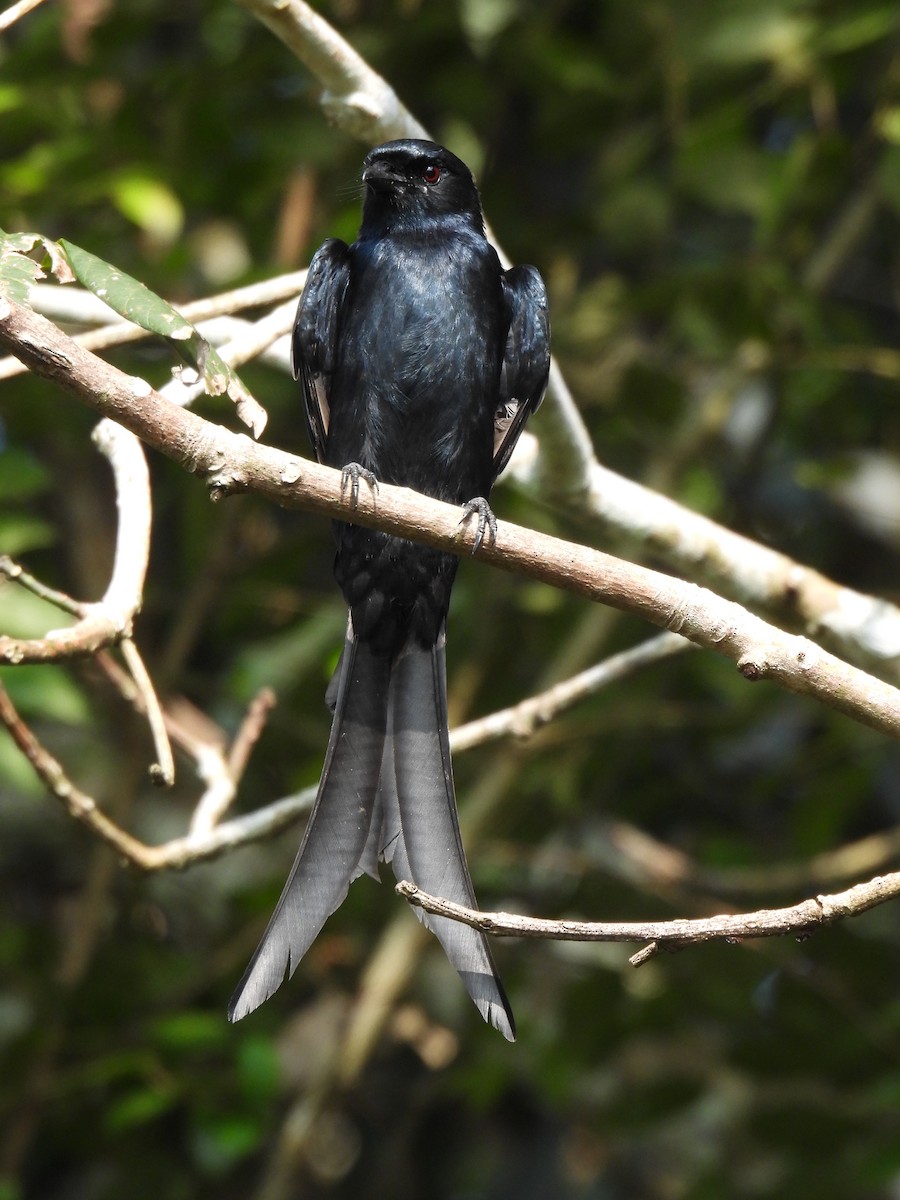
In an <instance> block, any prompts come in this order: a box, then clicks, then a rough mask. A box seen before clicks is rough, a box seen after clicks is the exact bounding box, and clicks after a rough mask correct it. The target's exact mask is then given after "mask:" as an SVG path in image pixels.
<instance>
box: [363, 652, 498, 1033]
mask: <svg viewBox="0 0 900 1200" xmlns="http://www.w3.org/2000/svg"><path fill="white" fill-rule="evenodd" d="M376 811H377V812H378V813H379V815H380V820H381V830H380V838H379V841H380V846H379V847H378V849H379V851H380V853H381V855H382V856H383V857H384V859H385V860H386V861H388V862H390V863H391V865H392V867H393V871H394V876H395V877H396V878H397V879H409V880H411V881H412V882H413V883H415V884H417V885H418V886H419V887H421V888H422V889H423V890H424V891H426V892H430V893H431V894H432V895H436V896H443V897H445V899H447V900H452V901H454V902H455V903H457V904H463V905H465V906H466V907H467V908H477V907H478V902H477V900H476V899H475V892H474V889H473V888H472V880H471V878H470V876H469V868H468V866H467V865H466V856H465V851H464V850H463V844H462V838H461V836H460V832H459V819H458V817H457V812H456V794H455V791H454V788H453V770H452V767H451V764H450V743H449V740H448V735H447V680H446V667H445V658H444V635H443V633H441V635H440V637H439V638H438V641H437V644H436V645H434V646H432V647H425V646H420V645H419V644H418V643H417V642H416V641H415V640H411V641H410V642H409V643H408V644H407V645H406V646H405V647H404V648H403V650H402V651H401V652H400V654H399V655H398V656H397V658H396V660H395V662H394V666H393V670H392V673H391V687H390V699H389V704H388V730H387V737H386V739H385V754H384V762H383V764H382V769H381V782H380V788H379V803H378V806H377V809H376ZM370 852H371V846H370ZM415 911H416V915H417V916H418V917H419V919H420V920H421V921H422V922H423V923H424V924H425V925H426V927H427V928H428V929H430V930H431V932H432V933H434V934H435V935H436V936H437V938H438V939H439V941H440V943H441V945H442V946H443V948H444V952H445V954H446V955H447V957H448V959H449V960H450V962H451V964H452V965H453V966H454V967H455V968H456V970H457V971H458V972H459V976H460V978H461V979H462V982H463V984H464V985H465V988H466V990H467V991H468V993H469V995H470V996H471V997H472V999H473V1001H474V1002H475V1005H476V1007H477V1008H478V1010H479V1012H480V1013H481V1015H482V1016H483V1017H484V1019H485V1021H487V1022H488V1023H489V1024H491V1025H493V1026H494V1028H495V1029H499V1031H500V1032H501V1033H502V1034H503V1036H504V1037H505V1038H507V1039H508V1040H509V1041H511V1042H512V1041H515V1037H516V1031H515V1020H514V1018H513V1014H512V1009H511V1008H510V1005H509V1001H508V1000H507V998H506V992H505V991H504V990H503V984H502V983H501V982H500V977H499V975H498V974H497V968H496V966H495V965H494V958H493V955H492V954H491V950H490V945H489V942H488V938H487V937H486V936H485V935H484V934H483V933H480V932H478V931H477V930H475V929H472V928H471V927H470V926H468V925H463V924H462V923H461V922H459V921H451V920H450V919H449V918H447V917H437V916H433V915H432V914H430V913H426V912H423V911H422V910H421V909H419V908H417V909H416V910H415Z"/></svg>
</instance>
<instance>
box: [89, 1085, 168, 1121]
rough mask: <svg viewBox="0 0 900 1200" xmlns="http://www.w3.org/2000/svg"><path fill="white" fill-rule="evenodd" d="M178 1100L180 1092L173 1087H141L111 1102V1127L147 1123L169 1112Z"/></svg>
mask: <svg viewBox="0 0 900 1200" xmlns="http://www.w3.org/2000/svg"><path fill="white" fill-rule="evenodd" d="M177 1100H178V1092H177V1090H176V1089H175V1088H174V1087H172V1086H169V1087H155V1088H141V1089H140V1090H139V1091H134V1092H130V1093H129V1094H128V1095H127V1096H125V1097H123V1098H122V1099H121V1100H118V1101H115V1102H113V1103H111V1104H110V1106H109V1108H108V1110H107V1113H106V1124H107V1127H108V1128H109V1129H113V1130H122V1129H130V1128H132V1127H133V1126H135V1125H146V1123H147V1122H148V1121H152V1120H153V1119H154V1117H158V1116H159V1115H160V1113H164V1112H167V1111H168V1110H169V1109H170V1108H171V1107H172V1106H173V1105H174V1104H175V1103H176V1102H177Z"/></svg>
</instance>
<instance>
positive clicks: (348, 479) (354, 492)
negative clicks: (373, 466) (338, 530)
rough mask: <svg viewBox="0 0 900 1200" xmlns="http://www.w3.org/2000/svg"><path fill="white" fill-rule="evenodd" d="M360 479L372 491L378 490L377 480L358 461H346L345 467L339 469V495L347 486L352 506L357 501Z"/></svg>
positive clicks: (354, 505)
mask: <svg viewBox="0 0 900 1200" xmlns="http://www.w3.org/2000/svg"><path fill="white" fill-rule="evenodd" d="M361 479H364V480H365V481H366V483H367V484H368V485H369V487H370V488H371V489H372V491H373V492H377V491H378V480H377V479H376V478H375V476H374V475H373V474H372V472H371V471H367V470H366V468H365V467H361V466H360V465H359V463H358V462H352V463H347V465H346V467H343V468H342V469H341V495H342V496H343V494H344V492H346V490H347V488H348V487H349V488H350V499H351V501H352V503H353V507H354V508H355V507H356V505H357V504H358V503H359V481H360V480H361Z"/></svg>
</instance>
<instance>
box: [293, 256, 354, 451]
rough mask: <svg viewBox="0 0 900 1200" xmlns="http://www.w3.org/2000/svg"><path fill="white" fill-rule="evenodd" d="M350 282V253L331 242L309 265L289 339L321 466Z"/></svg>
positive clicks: (305, 410)
mask: <svg viewBox="0 0 900 1200" xmlns="http://www.w3.org/2000/svg"><path fill="white" fill-rule="evenodd" d="M349 281H350V251H349V249H348V247H347V245H346V243H345V242H342V241H340V239H338V238H329V239H328V240H327V241H326V242H323V243H322V245H321V246H320V247H319V249H318V250H317V251H316V253H315V254H314V255H313V260H312V262H311V263H310V264H309V273H308V274H307V277H306V287H304V289H303V295H302V296H301V297H300V303H299V304H298V305H297V316H296V318H295V320H294V333H293V337H292V338H291V370H292V371H293V373H294V378H295V379H297V378H299V379H300V381H301V383H302V385H303V407H304V413H305V416H306V427H307V429H308V430H309V438H310V441H311V442H312V445H313V450H314V451H315V455H316V458H317V459H318V461H319V462H324V461H325V443H326V440H327V438H328V419H329V395H330V392H331V375H332V373H333V372H334V368H335V355H336V351H337V340H338V330H339V326H340V317H341V305H342V303H343V300H344V295H345V293H346V291H347V284H348V283H349Z"/></svg>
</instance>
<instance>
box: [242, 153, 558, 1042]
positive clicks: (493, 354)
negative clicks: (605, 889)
mask: <svg viewBox="0 0 900 1200" xmlns="http://www.w3.org/2000/svg"><path fill="white" fill-rule="evenodd" d="M362 178H363V183H364V185H365V200H364V203H363V213H362V224H361V226H360V230H359V236H358V238H357V240H356V241H355V242H354V243H353V245H352V246H349V247H348V246H347V245H346V244H345V243H344V242H341V241H338V240H337V239H336V238H331V239H329V240H328V241H326V242H325V243H324V244H323V245H322V246H321V247H320V249H319V250H318V251H317V253H316V254H315V256H314V258H313V260H312V263H311V265H310V268H309V276H308V279H307V283H306V287H305V289H304V292H303V295H302V297H301V299H300V305H299V308H298V310H297V319H296V323H295V325H294V334H293V365H294V373H295V376H299V377H300V380H301V383H302V388H303V400H304V405H305V412H306V421H307V425H308V427H309V434H310V437H311V439H312V444H313V448H314V450H315V454H316V457H317V459H318V460H319V462H323V463H327V464H328V465H329V466H332V467H339V468H341V469H342V471H343V473H344V481H345V483H346V484H348V485H352V488H353V491H354V494H355V493H356V492H357V489H358V488H359V486H360V479H361V478H363V479H364V480H365V481H366V483H367V484H368V486H372V487H377V482H376V481H377V480H383V481H384V482H385V483H392V484H398V485H401V486H403V487H409V488H414V489H415V490H417V491H420V492H424V493H425V494H426V495H429V496H434V497H436V498H437V499H438V500H444V501H446V502H448V503H450V504H466V513H467V514H474V513H477V514H478V517H479V521H480V530H479V532H480V533H482V534H483V533H484V531H485V528H486V526H487V525H489V524H490V523H491V522H493V517H492V515H491V513H490V509H489V508H488V507H487V497H488V495H489V493H490V490H491V485H492V484H493V482H494V480H495V479H496V478H497V476H498V475H499V473H500V472H501V471H502V470H503V468H504V466H505V465H506V463H507V460H508V459H509V457H510V455H511V453H512V451H513V447H514V446H515V444H516V440H517V439H518V437H519V434H520V433H521V431H522V428H523V426H524V424H525V420H526V418H527V417H528V415H529V414H530V413H532V412H533V411H534V410H535V409H536V408H537V407H538V405H539V404H540V402H541V399H542V397H543V393H544V388H545V386H546V383H547V373H548V370H549V361H550V360H549V354H550V351H549V324H548V318H547V297H546V292H545V290H544V284H543V280H542V279H541V277H540V275H539V274H538V272H537V271H536V270H535V268H534V267H525V266H523V267H513V268H512V269H511V270H508V271H504V270H503V269H502V268H501V265H500V261H499V259H498V257H497V253H496V251H495V250H494V248H493V246H491V245H490V243H489V242H488V241H487V238H486V237H485V234H484V220H483V217H482V212H481V202H480V199H479V196H478V191H477V189H476V187H475V183H474V181H473V179H472V175H471V173H470V171H469V169H468V167H466V165H465V164H464V163H463V162H461V161H460V159H458V158H457V157H456V156H455V155H454V154H451V153H450V152H449V151H448V150H445V149H444V148H443V147H441V146H438V145H435V143H433V142H426V141H415V140H403V141H395V142H388V143H387V144H386V145H383V146H379V147H377V149H375V150H372V151H371V152H370V153H369V154H368V155H367V156H366V159H365V163H364V170H363V175H362ZM464 519H465V518H464ZM334 530H335V537H336V540H337V547H338V548H337V555H336V558H335V567H334V573H335V577H336V579H337V582H338V584H339V585H340V588H341V590H342V592H343V593H344V598H345V599H346V601H347V604H348V605H349V607H350V614H349V620H348V625H347V635H346V640H345V643H344V650H343V654H342V656H341V660H340V663H339V664H338V668H337V670H336V672H335V676H334V679H333V680H332V682H331V685H330V687H329V695H328V700H329V703H330V704H331V706H332V709H333V712H334V721H333V724H332V727H331V736H330V738H329V741H328V749H327V751H326V755H325V765H324V767H323V770H322V778H321V781H320V783H319V792H318V796H317V797H316V803H315V807H314V808H313V811H312V816H311V817H310V820H309V824H308V826H307V829H306V833H305V834H304V837H303V842H302V844H301V846H300V850H299V853H298V854H297V859H296V861H295V863H294V866H293V869H292V870H291V873H290V876H289V877H288V881H287V883H286V884H285V887H284V891H283V892H282V894H281V899H280V900H279V901H278V906H277V908H276V909H275V913H274V915H273V916H272V919H271V921H270V922H269V926H268V929H267V930H266V932H265V934H264V935H263V938H262V941H261V942H260V944H259V947H258V948H257V950H256V953H255V954H254V956H253V958H252V960H251V962H250V965H249V967H248V968H247V971H246V973H245V974H244V977H243V979H242V980H241V982H240V984H239V985H238V988H237V991H236V992H235V994H234V996H233V997H232V1000H231V1005H230V1008H229V1017H230V1019H231V1020H233V1021H237V1020H239V1019H240V1018H241V1017H243V1016H245V1015H246V1014H247V1013H248V1012H251V1011H252V1010H253V1009H254V1008H256V1007H257V1005H259V1004H262V1002H263V1001H264V1000H266V999H267V998H268V997H269V996H270V995H271V994H272V993H273V992H274V991H275V989H276V988H277V987H279V985H280V984H281V982H282V980H283V979H284V976H285V972H286V971H287V972H288V973H290V974H292V973H293V971H294V969H295V968H296V966H297V964H298V962H299V961H300V959H301V958H302V957H303V955H304V954H305V953H306V951H307V950H308V949H309V947H310V946H311V944H312V942H313V940H314V939H315V937H316V935H317V934H318V932H319V930H320V929H321V928H322V925H323V924H324V922H325V920H326V918H327V917H328V916H329V915H330V914H331V913H333V912H334V911H335V909H336V908H338V906H339V905H340V904H341V902H342V901H343V899H344V897H345V896H346V895H347V890H348V887H349V885H350V883H351V882H352V881H353V880H354V879H355V878H356V877H357V876H358V875H361V874H362V873H363V872H364V871H365V872H367V873H368V874H370V875H372V876H374V877H375V878H376V879H377V878H378V870H377V860H378V859H379V858H381V859H383V860H385V861H387V862H390V863H392V865H393V869H394V874H395V876H397V877H398V878H406V879H410V880H412V881H413V882H414V883H416V884H418V885H419V886H420V887H422V888H423V889H424V890H426V891H428V892H432V893H435V894H437V895H441V896H444V897H446V898H448V899H450V900H454V901H456V902H458V903H460V904H465V905H469V906H472V907H475V906H476V901H475V893H474V891H473V890H472V882H471V879H470V878H469V871H468V868H467V866H466V859H465V854H464V852H463V846H462V841H461V839H460V832H459V823H458V819H457V814H456V796H455V793H454V789H453V774H452V770H451V765H450V747H449V742H448V731H447V687H446V676H445V660H444V641H445V628H446V620H447V609H448V607H449V603H450V589H451V587H452V586H453V579H454V576H455V575H456V568H457V565H458V560H457V559H456V558H455V557H454V556H453V555H450V554H446V553H444V552H442V551H439V550H433V549H429V548H428V547H425V546H420V545H417V544H416V543H414V542H411V541H407V540H405V539H403V538H398V537H393V536H391V535H390V534H386V533H379V532H376V531H374V530H371V529H365V528H362V527H361V526H357V525H352V524H346V523H344V522H335V526H334ZM422 920H423V921H424V922H425V924H426V925H427V926H428V928H429V929H431V930H432V931H433V932H434V933H435V934H436V935H437V936H438V938H439V939H440V941H441V944H442V945H443V947H444V950H445V951H446V954H447V957H448V958H449V959H450V961H451V963H452V964H453V966H454V967H456V969H457V971H458V972H459V974H460V976H461V978H462V980H463V983H464V984H465V986H466V988H467V989H468V992H469V995H470V996H471V997H472V999H473V1000H474V1001H475V1004H476V1005H477V1006H478V1009H479V1011H480V1012H481V1014H482V1016H483V1017H484V1018H485V1020H487V1021H490V1023H491V1024H492V1025H494V1026H496V1028H497V1029H499V1030H500V1032H501V1033H502V1034H503V1035H504V1036H505V1037H507V1038H509V1039H510V1040H511V1041H512V1040H514V1038H515V1026H514V1022H513V1015H512V1012H511V1010H510V1007H509V1002H508V1001H507V998H506V994H505V992H504V990H503V985H502V984H501V983H500V979H499V977H498V975H497V971H496V968H495V966H494V960H493V956H492V954H491V951H490V948H489V945H488V940H487V938H486V937H484V935H482V934H480V933H477V932H476V931H475V930H473V929H470V928H469V927H468V926H465V925H461V924H458V923H456V922H453V921H450V920H447V919H446V918H441V917H433V916H430V915H422Z"/></svg>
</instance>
